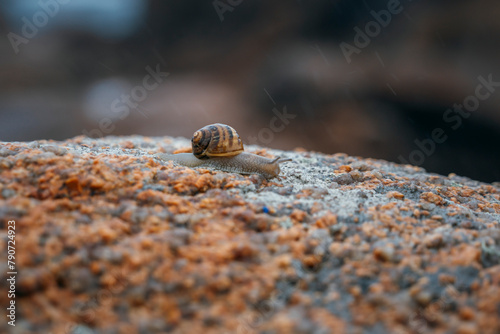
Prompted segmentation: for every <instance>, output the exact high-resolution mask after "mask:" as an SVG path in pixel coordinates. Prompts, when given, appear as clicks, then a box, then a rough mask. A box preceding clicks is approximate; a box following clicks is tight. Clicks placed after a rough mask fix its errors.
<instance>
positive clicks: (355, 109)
mask: <svg viewBox="0 0 500 334" xmlns="http://www.w3.org/2000/svg"><path fill="white" fill-rule="evenodd" d="M58 1H60V3H59V2H58ZM388 2H389V1H357V0H354V1H353V0H333V1H314V2H312V1H284V0H276V1H250V0H243V1H240V0H232V1H228V0H221V1H160V0H149V1H147V0H64V1H63V0H23V1H20V0H3V1H2V2H1V3H0V36H1V38H0V73H1V75H0V140H3V141H19V140H23V141H24V140H34V139H65V138H68V137H73V136H77V135H82V134H89V135H91V136H94V137H96V136H100V135H128V134H141V135H148V136H162V135H172V136H185V137H189V136H190V135H191V134H192V133H193V132H194V130H196V129H198V128H200V127H202V126H204V125H206V124H210V123H214V122H222V123H227V124H230V125H232V126H233V127H235V128H236V129H237V130H238V132H239V133H240V135H241V136H242V138H243V141H244V142H245V143H249V144H253V143H255V144H260V145H263V146H269V147H274V148H281V149H291V148H295V147H304V148H305V149H308V150H316V151H322V152H325V153H334V152H345V153H348V154H351V155H360V156H363V157H374V158H383V159H387V160H391V161H395V162H402V161H403V160H402V159H405V160H406V161H409V162H413V163H417V164H420V165H421V166H422V167H424V168H426V169H427V170H429V171H432V172H437V173H441V174H448V173H450V172H455V173H457V174H460V175H465V176H469V177H471V178H474V179H479V180H483V181H489V182H491V181H499V180H500V154H499V147H500V145H499V144H500V112H499V105H500V104H499V102H500V87H499V88H498V91H495V92H493V93H492V94H491V96H490V97H489V98H487V99H486V100H484V101H480V105H479V108H478V109H477V110H476V111H475V112H473V113H471V116H470V117H468V118H460V120H461V124H460V126H458V123H455V122H445V121H444V120H443V115H445V112H446V110H447V109H448V108H451V107H452V106H453V104H455V103H457V104H459V103H462V102H463V101H464V99H465V98H466V97H467V96H470V95H474V93H475V89H476V87H477V85H478V84H479V81H478V77H479V76H482V77H484V78H488V76H490V75H491V76H492V78H493V81H496V82H500V61H499V59H500V57H499V56H500V52H499V51H500V38H499V37H500V19H499V18H500V3H499V2H498V1H495V0H482V1H460V0H454V1H451V0H440V1H436V0H434V1H424V0H414V1H409V0H401V2H400V6H401V7H402V8H403V10H402V12H401V13H399V14H394V15H392V18H391V22H390V23H389V24H388V26H387V27H382V28H381V29H380V33H378V34H374V35H375V36H374V37H373V38H371V41H370V43H369V45H368V46H366V47H364V48H362V49H361V51H360V52H359V54H356V53H355V54H352V56H351V60H352V61H351V62H348V61H347V59H346V57H345V56H344V54H343V53H342V50H341V47H340V45H341V43H342V42H345V43H349V44H351V45H353V46H354V38H355V34H356V32H355V30H354V28H355V27H359V28H360V29H362V30H364V28H365V25H366V24H367V23H368V22H370V21H373V20H374V18H373V16H372V14H370V11H371V10H375V11H377V12H378V11H380V10H386V9H387V8H388ZM43 4H45V5H43ZM54 4H57V6H56V5H54ZM223 5H225V6H227V7H225V9H226V10H225V11H224V12H223V13H222V14H221V11H223V10H224V8H223V7H222V6H223ZM216 6H217V7H218V9H216ZM43 7H46V8H48V9H46V11H48V12H50V14H52V15H51V16H49V15H47V14H43V13H44V12H43ZM218 11H219V12H218ZM44 15H45V17H44ZM23 18H25V19H23ZM44 18H46V20H45V21H44ZM36 20H38V21H36ZM34 21H36V22H38V25H39V27H36V26H35V28H36V29H37V31H36V33H33V30H29V27H26V25H27V23H26V22H30V23H33V22H34ZM36 22H35V23H36ZM28 25H29V24H28ZM23 29H24V33H26V32H28V33H32V35H33V36H32V37H30V38H27V39H26V40H24V41H23V43H21V44H19V45H18V46H17V47H18V52H17V53H16V52H15V48H14V47H13V45H12V44H13V43H12V41H11V40H12V36H13V35H12V34H10V35H9V33H15V34H17V35H18V36H23ZM9 36H10V40H9ZM17 41H19V40H17ZM148 67H149V68H150V69H155V68H157V67H159V69H160V70H161V71H162V72H168V73H169V75H168V76H167V77H164V78H163V81H162V82H161V84H159V85H158V86H157V87H156V88H154V89H152V90H151V91H147V96H144V100H143V101H140V103H138V105H137V106H136V107H134V108H131V109H130V112H129V113H128V115H127V114H126V113H123V112H121V113H117V112H116V111H117V109H116V108H115V109H113V107H112V106H113V105H114V106H115V107H116V106H117V105H120V106H122V107H123V105H124V104H123V103H121V102H119V104H116V101H117V99H119V98H120V97H121V96H122V95H123V94H125V95H127V94H128V95H130V94H131V92H133V91H134V89H136V92H139V91H140V89H141V88H140V87H142V86H143V79H144V77H145V76H146V75H148V70H147V68H148ZM151 82H152V81H151ZM135 87H139V88H135ZM137 89H139V90H137ZM142 91H145V90H144V89H143V90H142ZM132 102H133V101H132ZM120 103H121V104H120ZM284 109H285V110H286V113H288V114H290V115H293V116H294V118H293V119H292V118H290V119H288V120H287V124H283V122H282V121H281V120H277V121H276V120H275V119H274V117H275V115H276V112H278V113H283V110H284ZM273 110H274V111H273ZM122 111H123V108H122ZM453 115H455V116H456V115H458V114H453ZM124 116H126V117H124ZM290 117H291V116H290ZM99 124H101V129H100V128H99ZM103 124H104V126H102V125H103ZM282 125H284V126H282ZM452 125H457V128H456V129H453V128H452ZM436 128H442V129H443V131H444V132H445V134H446V136H447V139H446V140H445V141H444V142H443V143H437V144H435V149H434V150H432V147H431V146H432V145H431V144H429V142H430V139H429V138H431V137H432V132H433V130H434V129H436ZM271 129H274V131H272V130H271ZM415 141H420V142H422V141H424V142H426V143H427V146H426V148H427V149H428V150H429V151H428V152H424V153H419V152H421V151H422V149H419V147H418V146H417V144H416V142H415ZM417 150H418V152H417Z"/></svg>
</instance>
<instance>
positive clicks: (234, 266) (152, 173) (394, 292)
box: [0, 136, 500, 333]
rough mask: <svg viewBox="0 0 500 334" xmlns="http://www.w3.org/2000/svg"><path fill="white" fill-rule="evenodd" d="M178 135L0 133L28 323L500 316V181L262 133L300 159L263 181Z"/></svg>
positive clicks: (406, 322) (99, 325)
mask: <svg viewBox="0 0 500 334" xmlns="http://www.w3.org/2000/svg"><path fill="white" fill-rule="evenodd" d="M187 148H189V140H187V139H182V138H177V139H174V138H169V137H165V138H147V137H140V136H129V137H107V138H100V139H96V140H93V139H89V138H85V137H76V138H73V139H70V140H66V141H64V142H50V145H46V142H44V141H40V142H31V143H22V142H16V143H8V142H2V143H0V156H1V161H2V163H1V166H3V167H2V168H0V180H2V184H3V185H2V186H1V188H0V189H1V191H0V218H1V219H2V221H4V222H6V221H8V220H15V222H16V232H17V233H18V236H19V237H18V239H17V240H19V245H18V246H17V250H16V266H17V268H16V269H17V270H18V271H19V273H20V274H19V276H18V279H19V280H18V285H17V288H18V291H16V293H17V295H16V305H18V307H19V308H18V310H19V312H21V310H22V314H21V313H19V317H20V318H22V321H23V322H22V325H23V326H24V327H23V328H37V329H38V330H40V331H43V332H54V333H55V332H58V331H60V330H61V329H63V330H64V329H68V328H69V329H73V331H75V330H77V331H82V332H83V331H92V332H93V333H110V332H123V331H131V332H134V331H135V332H148V333H149V332H151V333H153V332H154V333H156V332H174V333H181V332H189V333H198V332H207V333H210V332H214V333H215V332H217V333H218V332H227V333H237V332H242V333H243V332H245V331H247V332H249V331H255V332H269V333H271V332H273V333H278V332H283V331H285V330H286V331H288V332H293V328H299V329H300V330H301V331H302V332H304V333H305V332H318V333H320V332H321V333H323V332H324V333H327V332H332V331H335V332H336V333H346V332H380V333H390V332H396V331H400V332H416V331H419V330H420V329H425V328H430V327H432V329H433V330H435V331H439V332H456V331H457V328H461V329H460V331H461V332H464V333H475V332H477V333H487V332H488V331H489V332H495V331H498V330H500V327H499V326H500V325H499V322H498V310H497V309H498V307H497V306H498V305H499V303H500V286H498V284H494V282H498V281H499V280H500V260H499V258H500V256H499V254H500V252H499V250H498V249H499V248H498V247H499V245H500V232H499V228H500V226H499V222H500V204H499V201H500V187H499V186H498V184H496V185H493V184H486V183H481V182H477V181H473V180H470V179H467V178H460V177H457V176H456V175H452V176H450V177H445V176H436V175H435V174H427V173H426V172H425V171H424V170H422V169H420V168H413V167H411V166H400V165H395V164H394V163H389V162H386V161H383V160H373V159H362V158H359V157H350V156H347V155H345V154H335V155H323V154H319V153H314V152H306V151H303V150H302V151H300V150H298V151H288V152H284V151H277V150H271V149H259V152H260V154H264V155H267V156H282V157H286V158H291V159H292V160H293V161H292V162H289V163H284V164H283V165H282V173H281V175H280V176H281V177H280V178H279V179H273V180H263V179H261V178H260V177H258V176H255V175H252V176H244V175H239V174H234V173H226V172H220V171H216V170H209V169H191V168H186V167H181V166H176V165H173V164H172V163H168V162H163V161H161V160H158V159H157V158H156V157H155V156H156V154H157V153H160V152H167V153H171V152H173V151H174V150H179V149H184V150H186V149H187ZM187 150H188V149H187ZM247 150H249V151H256V150H257V148H256V147H254V146H250V147H249V148H247ZM2 226H3V228H4V230H6V225H2ZM21 235H22V238H21V237H20V236H21ZM4 269H5V268H4ZM5 271H6V270H4V272H5ZM381 306H383V307H381ZM40 309H43V312H41V311H40ZM475 319H481V321H480V322H474V320H475ZM125 324H127V325H125ZM7 326H8V325H7V324H6V323H5V322H3V323H1V324H0V330H2V331H7ZM124 326H126V327H124Z"/></svg>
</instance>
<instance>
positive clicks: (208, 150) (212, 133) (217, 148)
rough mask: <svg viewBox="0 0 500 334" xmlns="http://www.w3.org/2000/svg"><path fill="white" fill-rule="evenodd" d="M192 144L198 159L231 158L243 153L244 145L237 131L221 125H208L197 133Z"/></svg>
mask: <svg viewBox="0 0 500 334" xmlns="http://www.w3.org/2000/svg"><path fill="white" fill-rule="evenodd" d="M191 144H192V146H193V154H194V156H195V157H197V158H198V159H209V158H210V157H229V156H235V155H238V154H240V153H241V152H243V143H242V142H241V139H240V136H239V135H238V133H237V132H236V130H235V129H233V128H232V127H230V126H229V125H225V124H220V123H215V124H211V125H207V126H205V127H203V128H201V129H199V130H198V131H196V132H195V133H194V134H193V138H192V139H191Z"/></svg>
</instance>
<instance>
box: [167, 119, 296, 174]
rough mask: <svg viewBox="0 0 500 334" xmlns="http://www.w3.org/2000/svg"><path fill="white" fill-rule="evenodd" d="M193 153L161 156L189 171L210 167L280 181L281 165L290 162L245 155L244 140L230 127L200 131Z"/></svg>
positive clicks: (207, 127)
mask: <svg viewBox="0 0 500 334" xmlns="http://www.w3.org/2000/svg"><path fill="white" fill-rule="evenodd" d="M191 143H192V148H193V153H178V154H159V155H158V157H159V158H160V159H162V160H165V161H173V162H175V163H177V164H179V165H183V166H186V167H206V168H213V169H217V170H221V171H224V172H232V173H239V174H260V175H262V176H263V177H265V178H266V179H272V178H274V177H277V176H278V175H279V173H280V166H279V164H280V163H282V162H285V161H290V159H281V158H279V157H278V158H274V159H269V158H266V157H262V156H260V155H256V154H252V153H248V152H244V151H243V143H242V142H241V139H240V136H239V135H238V133H237V132H236V130H234V129H233V128H232V127H230V126H229V125H225V124H218V123H216V124H211V125H207V126H205V127H203V128H201V129H200V130H198V131H196V132H195V133H194V135H193V138H192V140H191Z"/></svg>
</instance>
